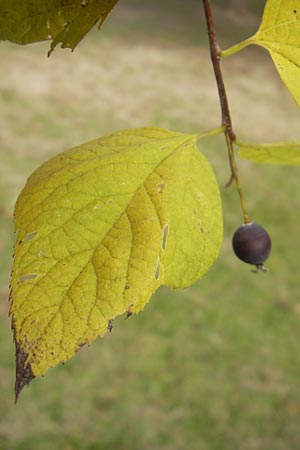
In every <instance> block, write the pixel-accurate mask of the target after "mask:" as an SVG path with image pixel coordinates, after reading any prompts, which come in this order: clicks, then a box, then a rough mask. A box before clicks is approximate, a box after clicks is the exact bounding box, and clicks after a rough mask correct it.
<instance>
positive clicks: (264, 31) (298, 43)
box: [221, 0, 300, 106]
mask: <svg viewBox="0 0 300 450" xmlns="http://www.w3.org/2000/svg"><path fill="white" fill-rule="evenodd" d="M251 44H255V45H259V46H261V47H264V48H266V49H267V50H268V51H269V53H270V55H271V57H272V59H273V61H274V64H275V66H276V69H277V70H278V73H279V75H280V77H281V79H282V81H283V82H284V84H285V85H286V87H287V88H288V89H289V91H290V92H291V94H292V95H293V97H294V99H295V101H296V103H297V105H298V106H300V3H299V0H268V1H267V3H266V6H265V10H264V14H263V18H262V22H261V25H260V27H259V29H258V31H257V33H256V34H255V35H254V36H252V37H251V38H249V39H247V40H245V41H243V42H240V43H239V44H236V45H234V46H233V47H231V48H229V49H227V50H224V51H222V53H221V55H222V57H226V56H230V55H233V54H234V53H236V52H238V51H240V50H242V49H243V48H244V47H247V46H248V45H251Z"/></svg>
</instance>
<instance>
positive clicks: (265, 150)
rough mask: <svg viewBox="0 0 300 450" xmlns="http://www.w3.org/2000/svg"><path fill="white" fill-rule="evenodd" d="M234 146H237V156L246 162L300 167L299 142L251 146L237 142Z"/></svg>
mask: <svg viewBox="0 0 300 450" xmlns="http://www.w3.org/2000/svg"><path fill="white" fill-rule="evenodd" d="M235 144H236V145H237V146H238V155H239V156H240V157H241V158H244V159H247V160H248V161H252V162H255V163H260V164H273V165H280V166H299V165H300V143H299V142H278V143H273V144H257V145H252V144H247V143H245V142H240V141H237V142H235Z"/></svg>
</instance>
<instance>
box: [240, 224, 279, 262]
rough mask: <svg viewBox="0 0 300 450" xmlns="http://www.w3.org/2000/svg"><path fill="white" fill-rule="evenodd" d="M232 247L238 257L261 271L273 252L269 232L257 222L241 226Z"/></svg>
mask: <svg viewBox="0 0 300 450" xmlns="http://www.w3.org/2000/svg"><path fill="white" fill-rule="evenodd" d="M232 246H233V250H234V253H235V254H236V256H237V257H238V258H239V259H241V260H242V261H244V262H245V263H247V264H253V265H255V266H256V267H257V269H260V270H263V271H264V270H266V269H265V268H264V262H265V260H266V259H267V258H268V256H269V254H270V251H271V239H270V236H269V235H268V233H267V231H266V230H265V229H264V228H263V227H262V226H260V225H258V224H257V223H255V222H250V223H245V224H243V225H241V226H240V227H239V228H238V229H237V230H236V231H235V233H234V235H233V239H232Z"/></svg>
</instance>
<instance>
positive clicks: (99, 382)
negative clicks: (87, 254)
mask: <svg viewBox="0 0 300 450" xmlns="http://www.w3.org/2000/svg"><path fill="white" fill-rule="evenodd" d="M212 3H213V6H214V12H215V20H216V26H217V31H218V36H219V41H220V44H221V46H222V48H226V47H228V46H230V45H233V44H234V43H236V42H237V41H239V40H242V39H245V38H247V37H249V36H250V35H251V34H253V33H254V32H255V31H256V29H257V27H258V25H259V22H260V18H259V15H260V14H261V13H262V10H263V6H264V3H265V2H262V1H261V0H259V1H250V0H244V1H243V2H239V1H237V0H226V1H225V0H223V1H221V0H219V1H213V2H212ZM48 48H49V43H38V44H34V45H30V46H26V47H21V46H16V45H13V44H10V43H3V42H2V43H1V44H0V54H1V61H2V64H1V66H2V76H1V79H0V115H1V121H0V142H1V145H0V207H1V213H0V252H1V258H0V300H1V302H0V449H1V450H27V449H28V450H57V449H62V450H187V449H195V450H269V449H272V450H295V449H296V448H299V442H300V295H299V271H300V270H299V269H300V261H299V249H300V237H299V206H300V196H299V169H297V168H287V167H275V166H274V167H272V166H258V165H254V164H251V163H248V162H246V161H243V160H238V164H239V171H240V177H241V181H242V185H243V190H244V194H245V198H246V202H247V206H248V209H249V212H250V216H251V218H252V219H253V220H255V221H256V222H258V223H261V224H262V225H264V226H265V227H266V228H267V229H268V231H269V233H270V235H271V236H272V240H273V251H272V255H271V258H270V260H269V261H268V264H267V265H268V269H269V272H268V273H267V274H259V275H254V274H252V273H251V267H250V266H247V265H246V264H243V263H241V262H239V261H238V260H237V259H236V258H235V256H234V255H233V252H232V250H231V237H232V234H233V232H234V230H235V229H236V228H237V227H238V226H239V225H240V224H241V222H242V214H241V211H240V207H239V202H238V197H237V194H236V191H235V188H234V187H231V188H230V189H227V190H225V189H224V188H223V186H224V185H225V183H226V182H227V181H228V179H229V168H228V161H227V154H226V148H225V145H224V141H223V138H222V137H217V138H211V139H210V140H206V141H203V142H201V143H200V146H201V150H202V151H203V153H204V154H205V155H206V157H207V158H208V159H209V161H210V162H211V164H212V165H213V167H214V169H215V172H216V175H217V178H218V181H219V185H220V188H221V193H222V198H223V205H224V226H225V235H224V243H223V247H222V251H221V255H220V257H219V260H218V262H217V263H216V264H215V266H214V267H213V268H212V270H211V271H210V272H209V273H208V274H207V276H206V277H205V278H204V279H202V280H200V281H199V282H198V283H197V284H196V285H194V286H192V287H191V288H189V289H186V290H179V291H172V290H170V289H168V288H161V289H160V290H159V291H158V292H157V294H156V295H154V297H153V298H152V300H151V302H150V303H149V305H148V306H147V307H146V308H145V310H144V312H143V313H141V314H139V315H138V316H135V317H132V318H130V319H129V320H127V321H124V318H120V319H118V320H116V321H115V326H114V329H113V332H112V334H110V335H107V336H106V337H104V339H102V340H100V339H99V340H97V341H96V342H95V343H94V344H93V345H92V346H91V347H87V348H83V349H82V350H81V351H80V352H79V353H78V354H77V355H76V357H75V358H73V359H72V360H70V361H69V362H68V363H67V364H65V365H60V366H59V367H56V368H55V369H52V370H50V371H49V372H48V374H47V376H46V377H45V378H43V379H37V380H34V381H33V382H32V384H31V386H30V387H29V388H28V389H24V391H23V392H22V394H21V397H20V399H19V403H18V404H17V406H15V405H14V395H13V387H14V375H15V372H14V371H15V368H14V366H15V364H14V346H13V340H12V334H11V331H10V322H9V319H8V285H9V272H10V268H11V263H12V246H13V227H12V219H11V216H12V212H13V206H14V202H15V200H16V197H17V195H18V193H19V192H20V190H21V189H22V187H23V185H24V183H25V181H26V179H27V177H28V176H29V175H30V173H31V172H32V171H33V170H34V169H35V168H36V167H37V166H38V165H39V164H41V163H42V162H43V161H45V160H47V159H48V158H50V157H51V156H52V155H55V154H56V153H58V152H60V151H62V150H64V149H67V148H69V147H72V146H75V145H77V144H80V143H82V142H85V141H88V140H90V139H94V138H96V137H99V136H101V135H104V134H107V133H112V132H115V131H117V130H121V129H126V128H129V127H138V126H144V125H155V126H161V127H165V128H170V129H174V130H176V131H182V132H195V131H199V132H200V131H204V130H208V129H210V128H215V127H217V126H219V122H220V113H219V104H218V97H217V91H216V86H215V81H214V78H213V72H212V68H211V65H210V60H209V53H208V48H207V36H206V31H205V26H204V18H203V13H202V8H201V2H200V1H196V0H189V1H187V0H185V1H184V2H183V1H179V0H164V2H160V1H159V0H152V1H151V2H149V1H142V0H122V1H120V2H119V4H118V5H117V6H116V8H115V9H114V11H113V13H112V14H111V16H110V17H109V19H108V20H107V22H106V23H105V25H104V27H103V30H102V32H101V33H99V32H97V31H96V30H94V31H93V32H92V33H90V34H89V35H88V36H87V37H86V38H85V39H84V41H82V43H81V44H80V45H79V46H78V48H77V49H76V50H75V52H74V53H73V54H71V53H70V52H69V51H68V50H60V49H58V48H57V49H56V50H55V52H54V53H53V55H52V56H51V58H50V59H48V58H47V56H46V55H47V50H48ZM223 68H224V75H225V78H226V84H227V88H228V95H229V100H230V104H231V110H232V116H233V122H234V128H235V131H236V132H237V133H238V135H239V137H240V139H244V140H246V141H252V142H272V141H278V140H284V139H288V140H291V139H298V140H299V139H300V131H299V118H300V113H299V111H298V110H297V108H296V105H295V104H294V102H293V100H292V98H291V96H290V94H289V93H288V91H287V90H286V89H285V87H284V86H283V85H282V83H281V81H280V79H279V76H278V75H277V73H276V72H275V69H274V67H273V65H272V62H271V59H270V58H269V56H268V54H267V52H266V51H264V50H263V49H260V48H254V47H253V48H248V49H246V50H244V51H243V52H241V53H240V54H237V55H235V56H232V57H231V58H229V59H228V60H226V61H224V64H223Z"/></svg>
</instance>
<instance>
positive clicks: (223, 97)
mask: <svg viewBox="0 0 300 450" xmlns="http://www.w3.org/2000/svg"><path fill="white" fill-rule="evenodd" d="M202 1H203V8H204V12H205V18H206V24H207V31H208V38H209V47H210V56H211V61H212V65H213V68H214V73H215V78H216V82H217V87H218V93H219V99H220V106H221V112H222V126H224V127H225V130H224V134H225V139H226V144H227V149H228V157H229V164H230V169H231V176H230V180H229V182H228V183H227V184H226V186H227V187H228V186H230V184H231V183H232V181H233V180H234V181H235V184H236V188H237V191H238V194H239V198H240V203H241V207H242V212H243V216H244V222H245V223H249V222H250V220H249V216H248V213H247V210H246V205H245V201H244V197H243V194H242V190H241V185H240V181H239V177H238V170H237V166H236V162H235V158H234V149H233V142H234V141H235V134H234V132H233V129H232V121H231V116H230V110H229V103H228V99H227V93H226V88H225V83H224V79H223V74H222V69H221V64H220V60H221V50H220V47H219V44H218V41H217V38H216V32H215V25H214V19H213V14H212V9H211V5H210V0H202Z"/></svg>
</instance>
